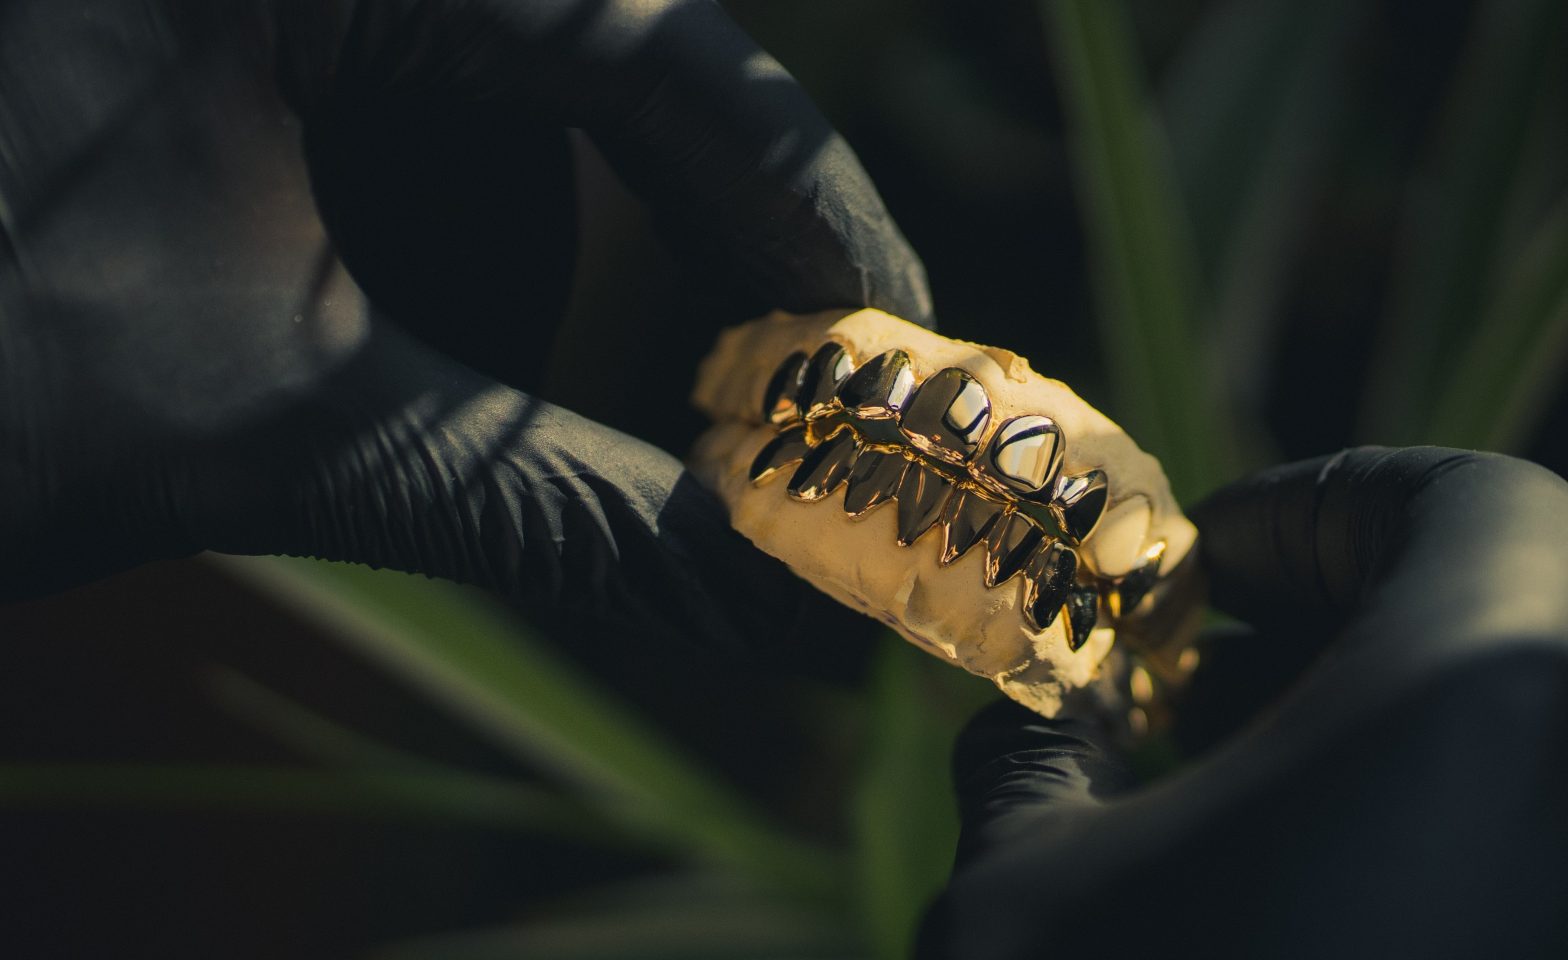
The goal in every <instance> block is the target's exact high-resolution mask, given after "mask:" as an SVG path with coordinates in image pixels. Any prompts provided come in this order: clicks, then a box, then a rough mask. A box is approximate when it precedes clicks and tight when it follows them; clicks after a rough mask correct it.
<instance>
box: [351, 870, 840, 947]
mask: <svg viewBox="0 0 1568 960" xmlns="http://www.w3.org/2000/svg"><path fill="white" fill-rule="evenodd" d="M535 912H537V913H538V914H539V916H538V917H537V918H536V919H533V920H531V921H528V922H523V923H517V924H509V925H507V926H503V927H493V928H486V929H479V930H468V931H463V932H460V933H453V934H442V935H437V936H433V937H420V938H416V939H411V940H405V941H401V942H398V943H393V944H389V945H387V946H384V947H381V948H380V949H377V950H375V951H373V952H372V953H371V954H370V956H371V958H372V960H492V958H494V960H501V958H512V957H528V958H530V960H704V958H712V960H731V958H734V957H749V958H757V960H767V958H778V960H785V958H798V960H813V958H821V960H836V958H842V960H848V958H850V957H853V956H857V955H859V954H860V951H859V949H858V947H857V945H856V944H855V942H854V940H853V938H852V937H851V936H850V934H849V933H848V932H847V931H846V930H845V929H844V928H843V926H842V925H841V924H840V923H839V922H838V921H837V920H836V919H834V918H833V917H831V916H827V915H824V914H821V913H819V912H814V911H809V910H804V909H801V908H799V907H795V906H791V905H789V904H784V903H780V902H778V901H777V900H776V899H770V898H768V897H767V895H766V893H765V892H764V891H759V890H756V889H755V888H752V887H750V886H748V885H747V884H746V883H745V882H744V880H743V878H739V877H735V876H726V875H722V874H717V875H699V876H675V877H655V878H652V879H649V880H640V881H636V882H633V883H630V884H620V885H616V886H612V887H602V888H598V889H594V890H589V891H585V892H584V893H582V894H579V895H577V896H574V897H572V898H570V899H569V900H566V901H563V902H556V903H550V904H545V905H541V906H540V907H539V908H538V909H537V910H536V911H535Z"/></svg>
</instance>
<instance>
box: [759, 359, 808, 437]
mask: <svg viewBox="0 0 1568 960" xmlns="http://www.w3.org/2000/svg"><path fill="white" fill-rule="evenodd" d="M805 372H806V352H805V351H804V350H796V351H795V352H794V353H792V354H790V355H789V356H787V357H785V358H784V362H783V363H781V364H779V366H778V369H777V370H775V371H773V377H772V378H771V379H770V380H769V381H768V385H767V388H766V389H765V390H763V393H762V419H763V421H764V422H766V423H773V424H783V423H788V422H790V421H791V420H798V419H799V418H800V400H799V396H800V377H801V374H803V373H805Z"/></svg>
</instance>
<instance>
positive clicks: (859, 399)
mask: <svg viewBox="0 0 1568 960" xmlns="http://www.w3.org/2000/svg"><path fill="white" fill-rule="evenodd" d="M914 389H915V375H914V373H912V372H911V371H910V369H909V354H907V353H905V352H904V351H902V350H888V351H886V352H884V353H880V354H877V355H876V356H875V357H872V358H871V359H870V360H868V361H866V364H865V366H863V367H861V368H860V369H859V370H856V371H855V372H854V373H852V374H850V375H849V377H848V378H847V379H845V381H844V382H843V384H841V385H840V386H839V388H838V399H839V402H840V403H842V404H843V405H844V409H845V410H848V411H849V412H850V413H851V414H853V415H854V416H856V417H857V418H859V419H862V420H891V419H893V418H894V417H896V416H898V413H899V411H900V410H902V409H903V408H904V405H905V404H906V403H908V402H909V396H910V394H911V393H913V392H914Z"/></svg>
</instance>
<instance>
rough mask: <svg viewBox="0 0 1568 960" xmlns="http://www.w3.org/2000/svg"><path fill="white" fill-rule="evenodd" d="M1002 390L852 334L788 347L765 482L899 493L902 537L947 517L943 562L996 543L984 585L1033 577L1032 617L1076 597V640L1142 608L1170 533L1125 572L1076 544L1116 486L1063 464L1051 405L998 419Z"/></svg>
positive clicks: (857, 500)
mask: <svg viewBox="0 0 1568 960" xmlns="http://www.w3.org/2000/svg"><path fill="white" fill-rule="evenodd" d="M991 412H992V410H991V399H990V395H989V394H988V393H987V392H986V389H985V387H984V386H983V385H982V384H981V383H980V382H979V381H978V380H976V379H975V378H974V377H973V376H971V375H970V374H969V373H968V372H966V371H964V370H961V369H959V368H958V367H947V368H946V369H943V370H939V371H937V372H936V373H934V374H932V375H931V376H930V377H927V378H926V379H925V381H924V382H921V383H917V382H916V381H915V376H914V372H913V370H912V369H911V367H910V361H909V355H908V354H907V353H905V352H904V351H902V350H888V351H886V352H885V353H881V354H878V355H877V356H875V357H873V358H871V359H870V360H869V361H867V362H866V363H865V364H864V365H862V366H860V367H859V368H858V369H857V368H856V366H855V362H854V358H853V357H851V356H850V354H849V352H848V351H847V350H846V349H845V348H844V347H843V346H841V345H840V344H837V343H832V342H829V343H826V344H824V345H822V346H821V347H819V348H818V349H817V351H816V352H815V353H814V354H812V355H811V356H809V357H808V356H807V355H806V354H805V352H804V351H796V352H795V353H792V354H790V356H788V357H787V358H785V360H784V362H783V363H782V364H780V365H779V368H778V370H777V371H775V372H774V374H773V377H772V379H770V380H769V382H768V385H767V388H766V390H765V392H764V395H763V401H762V416H763V419H764V420H765V421H767V422H768V423H771V424H773V425H775V426H777V427H778V428H779V432H778V434H777V435H776V436H774V437H773V438H772V439H770V440H769V441H768V443H767V444H766V445H765V446H764V447H763V448H762V450H761V451H759V452H758V453H757V456H756V457H755V459H754V460H753V461H752V464H751V470H750V472H749V477H750V479H751V481H752V482H753V483H755V484H757V485H759V486H760V485H762V484H764V483H767V482H768V481H770V480H771V479H772V478H773V477H775V476H776V475H778V474H779V473H780V472H782V471H783V470H784V469H785V468H786V467H789V466H792V465H795V464H798V466H797V467H796V468H795V470H794V473H793V474H792V475H791V476H790V480H789V484H788V491H789V495H790V496H791V497H793V498H794V499H796V500H800V501H804V502H808V503H809V502H814V501H817V500H821V499H823V498H824V497H826V496H828V495H829V494H830V493H832V492H833V491H834V490H836V489H838V487H840V486H844V487H845V491H844V512H845V513H847V514H848V515H849V516H850V517H851V518H855V519H859V518H860V517H863V516H865V515H866V514H867V513H868V512H870V511H871V509H872V508H874V507H876V506H877V505H878V504H881V503H885V502H887V501H889V500H893V501H896V502H897V503H898V542H899V544H900V545H901V546H906V547H907V546H909V545H910V544H912V543H914V542H915V541H916V540H918V539H919V538H920V537H921V535H923V534H924V533H925V532H926V531H927V530H930V529H931V528H932V527H933V526H938V525H939V526H940V527H941V528H942V554H941V563H942V565H943V566H946V565H947V564H950V563H952V562H953V561H955V560H957V559H958V558H959V557H961V556H963V555H964V554H965V553H966V552H968V550H969V549H970V548H971V547H973V546H974V545H975V544H977V543H979V542H980V541H981V540H982V539H983V540H985V542H986V554H985V585H986V586H987V587H997V586H1000V585H1001V584H1003V583H1006V582H1007V581H1009V580H1011V579H1012V578H1013V577H1015V576H1018V575H1020V574H1021V575H1022V576H1023V577H1024V582H1025V589H1024V617H1025V619H1026V620H1027V621H1028V624H1029V625H1030V627H1032V628H1033V629H1034V630H1037V631H1038V630H1044V629H1046V628H1047V627H1049V626H1051V624H1053V623H1055V622H1056V618H1057V616H1058V615H1059V614H1060V613H1061V612H1062V611H1063V610H1064V609H1065V610H1066V613H1067V625H1068V631H1067V633H1068V636H1067V642H1068V645H1069V647H1070V648H1071V649H1073V650H1077V649H1078V648H1079V647H1081V646H1082V645H1083V643H1084V641H1085V640H1087V639H1088V636H1089V631H1090V630H1092V629H1094V626H1095V624H1096V622H1097V621H1098V619H1099V608H1100V604H1101V603H1102V602H1103V603H1104V604H1105V605H1106V607H1107V609H1108V612H1109V613H1110V614H1111V615H1112V616H1121V615H1122V614H1123V613H1125V612H1130V611H1131V610H1132V609H1133V608H1134V607H1136V606H1137V605H1138V602H1139V601H1140V600H1142V599H1143V597H1144V595H1145V594H1146V593H1147V592H1148V590H1149V588H1150V587H1151V586H1153V583H1154V579H1155V576H1156V574H1157V571H1158V569H1159V565H1160V560H1161V558H1162V556H1163V553H1164V544H1163V543H1159V544H1156V545H1155V546H1154V547H1153V548H1152V549H1150V550H1149V551H1147V552H1146V554H1145V557H1144V563H1143V565H1142V566H1140V567H1139V568H1138V569H1136V570H1134V571H1133V572H1131V573H1129V574H1127V575H1126V576H1123V577H1119V578H1115V579H1114V580H1113V579H1107V578H1101V577H1098V576H1096V575H1095V574H1094V572H1093V571H1092V570H1090V569H1088V567H1087V564H1082V563H1080V562H1079V555H1078V551H1077V550H1075V549H1074V547H1076V546H1077V545H1079V544H1081V543H1082V542H1083V541H1084V540H1085V539H1087V538H1088V537H1089V535H1090V534H1092V533H1093V532H1094V529H1095V527H1096V526H1097V525H1098V524H1099V522H1100V518H1101V516H1102V515H1103V514H1104V512H1105V507H1106V503H1107V500H1108V498H1109V490H1108V487H1107V482H1106V476H1105V473H1104V471H1101V470H1091V471H1089V472H1087V473H1083V474H1077V475H1072V476H1067V475H1063V474H1062V460H1063V456H1064V453H1065V448H1066V438H1065V437H1064V436H1063V435H1062V431H1061V428H1060V427H1059V426H1057V424H1056V422H1055V421H1054V420H1052V419H1051V418H1050V417H1046V416H1040V415H1034V414H1029V415H1024V416H1017V417H1010V418H1008V419H1006V420H1004V421H1002V422H1001V423H1000V424H998V425H997V426H996V429H995V430H994V431H992V432H991V434H990V436H989V438H987V436H986V434H987V430H988V428H989V427H990V425H991Z"/></svg>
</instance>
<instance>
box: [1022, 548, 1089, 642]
mask: <svg viewBox="0 0 1568 960" xmlns="http://www.w3.org/2000/svg"><path fill="white" fill-rule="evenodd" d="M1077 574H1078V554H1077V553H1076V552H1074V551H1073V549H1072V548H1071V547H1069V546H1067V545H1066V544H1065V543H1062V542H1061V541H1060V540H1052V541H1049V542H1047V543H1044V544H1041V545H1040V546H1039V547H1038V548H1036V550H1035V552H1034V556H1032V557H1030V558H1029V564H1028V566H1027V567H1026V568H1025V571H1024V585H1025V586H1024V616H1025V617H1027V618H1028V620H1029V625H1030V626H1031V627H1033V628H1034V629H1036V630H1044V629H1046V628H1047V627H1049V626H1050V625H1051V624H1053V623H1055V622H1056V616H1057V614H1059V613H1061V612H1062V606H1063V605H1064V604H1066V603H1067V594H1068V592H1069V591H1070V590H1071V589H1072V586H1073V577H1075V576H1076V575H1077Z"/></svg>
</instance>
